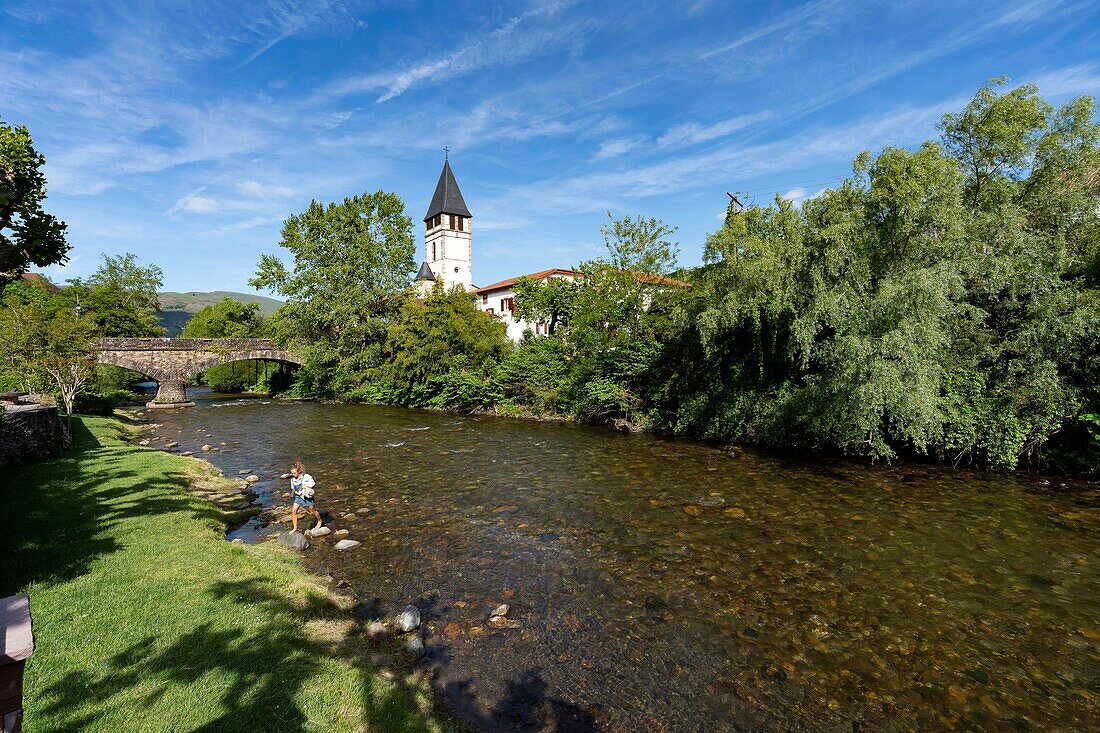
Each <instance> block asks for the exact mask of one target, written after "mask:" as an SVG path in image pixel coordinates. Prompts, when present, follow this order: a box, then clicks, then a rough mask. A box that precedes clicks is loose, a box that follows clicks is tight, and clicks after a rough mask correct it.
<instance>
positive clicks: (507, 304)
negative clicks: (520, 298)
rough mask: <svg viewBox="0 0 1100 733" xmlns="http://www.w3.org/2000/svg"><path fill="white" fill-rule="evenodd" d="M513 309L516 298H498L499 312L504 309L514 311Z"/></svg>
mask: <svg viewBox="0 0 1100 733" xmlns="http://www.w3.org/2000/svg"><path fill="white" fill-rule="evenodd" d="M515 309H516V299H515V298H501V299H500V312H501V313H503V312H504V311H514V310H515Z"/></svg>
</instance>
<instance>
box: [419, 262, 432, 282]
mask: <svg viewBox="0 0 1100 733" xmlns="http://www.w3.org/2000/svg"><path fill="white" fill-rule="evenodd" d="M416 279H417V280H418V281H419V280H435V274H434V273H433V272H432V268H430V267H428V263H427V262H426V261H425V262H421V263H420V271H419V272H417V273H416Z"/></svg>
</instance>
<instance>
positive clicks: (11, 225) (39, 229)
mask: <svg viewBox="0 0 1100 733" xmlns="http://www.w3.org/2000/svg"><path fill="white" fill-rule="evenodd" d="M45 163H46V159H45V157H44V156H43V155H42V154H41V153H39V152H38V151H36V150H35V149H34V143H33V141H32V140H31V135H30V131H28V130H27V128H26V127H24V126H23V125H18V126H16V127H12V126H11V125H8V124H5V123H4V122H3V121H2V120H0V289H3V288H4V286H5V285H7V284H8V283H10V282H13V281H14V280H16V279H18V278H19V276H20V275H22V274H23V273H24V272H26V271H27V268H28V267H29V266H32V265H34V266H38V267H44V266H46V265H53V264H57V263H61V262H65V261H66V260H67V259H68V257H67V256H66V253H67V252H68V251H69V246H70V245H69V243H68V242H67V241H66V240H65V224H64V223H63V222H61V221H58V220H57V219H56V218H54V217H53V216H52V215H50V214H47V213H46V212H45V211H43V210H42V201H43V199H45V198H46V176H45V175H44V174H43V173H42V170H41V168H42V166H43V165H45Z"/></svg>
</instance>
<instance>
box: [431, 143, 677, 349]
mask: <svg viewBox="0 0 1100 733" xmlns="http://www.w3.org/2000/svg"><path fill="white" fill-rule="evenodd" d="M473 217H474V215H473V214H471V213H470V210H469V209H468V208H467V207H466V201H465V200H464V199H463V198H462V191H460V190H459V189H458V181H456V180H455V176H454V173H453V172H452V171H451V164H450V162H449V161H448V160H444V161H443V170H442V171H440V173H439V182H438V183H436V184H435V194H434V195H433V196H432V202H431V204H430V205H429V206H428V213H427V214H426V215H425V216H424V261H423V262H422V263H421V264H420V270H419V271H418V272H417V273H416V282H415V286H416V291H417V293H418V294H419V296H420V297H421V298H426V297H428V294H429V293H431V291H432V286H434V285H435V282H436V280H442V281H443V287H444V288H446V289H447V290H451V289H452V288H454V287H456V286H457V287H461V288H462V289H463V290H466V291H467V292H470V293H472V294H473V295H474V296H475V297H476V298H477V306H478V308H480V309H481V310H483V311H485V312H486V313H489V314H492V315H494V316H497V317H498V318H500V319H501V320H502V321H504V324H505V325H506V326H507V327H508V338H510V339H512V340H513V341H519V340H520V339H521V338H523V334H524V332H525V331H527V330H530V331H531V333H533V334H534V335H536V336H546V335H548V334H549V324H545V323H529V322H528V321H522V320H518V319H516V317H515V310H516V294H515V284H516V281H517V280H519V279H521V278H523V277H529V278H532V279H534V280H538V281H540V282H546V281H547V280H550V279H551V278H565V279H568V280H575V279H576V278H577V277H579V276H580V275H579V273H577V272H576V271H575V270H567V269H563V268H560V267H554V268H551V269H549V270H543V271H541V272H533V273H531V274H530V275H519V276H516V277H510V278H508V279H507V280H501V281H500V282H498V283H493V284H492V285H486V286H485V287H483V288H479V287H477V286H476V285H474V284H473V231H472V228H471V221H472V220H473ZM634 276H635V277H636V278H638V279H639V281H641V282H646V283H649V284H652V285H654V286H656V287H667V286H670V285H676V286H687V283H684V282H680V281H677V280H671V279H669V278H665V277H660V276H646V275H642V274H640V273H639V274H635V275H634Z"/></svg>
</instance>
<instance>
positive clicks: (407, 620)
mask: <svg viewBox="0 0 1100 733" xmlns="http://www.w3.org/2000/svg"><path fill="white" fill-rule="evenodd" d="M419 627H420V609H419V608H417V607H416V606H411V605H410V606H405V610H404V611H402V612H401V613H400V614H399V615H398V616H397V628H399V629H401V630H402V631H405V632H409V631H413V630H415V629H417V628H419Z"/></svg>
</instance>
